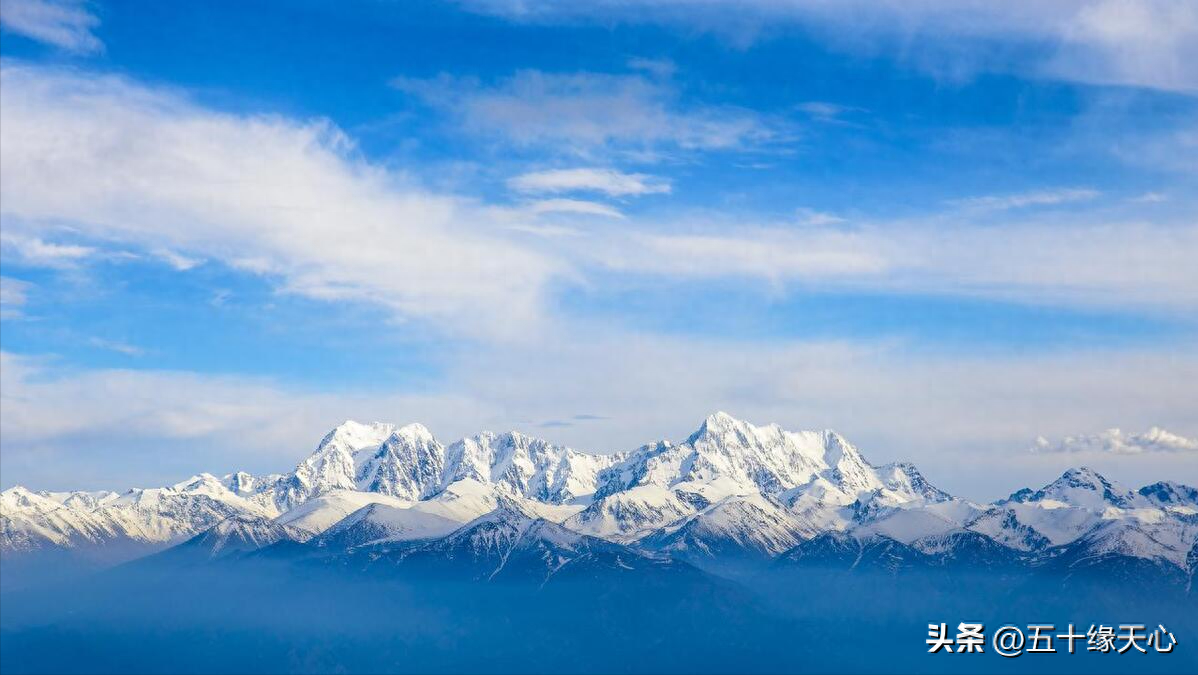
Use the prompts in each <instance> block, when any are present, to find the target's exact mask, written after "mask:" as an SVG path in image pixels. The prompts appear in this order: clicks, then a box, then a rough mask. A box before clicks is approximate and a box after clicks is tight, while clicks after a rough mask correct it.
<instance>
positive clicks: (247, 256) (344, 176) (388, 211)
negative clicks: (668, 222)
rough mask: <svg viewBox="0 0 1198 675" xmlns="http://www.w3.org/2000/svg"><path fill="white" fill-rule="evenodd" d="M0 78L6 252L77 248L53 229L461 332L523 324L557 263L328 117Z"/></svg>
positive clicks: (17, 69)
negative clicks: (374, 157)
mask: <svg viewBox="0 0 1198 675" xmlns="http://www.w3.org/2000/svg"><path fill="white" fill-rule="evenodd" d="M0 77H2V81H3V87H4V96H3V97H2V98H0V110H2V113H3V116H4V124H3V126H2V127H0V159H2V160H3V164H4V170H5V177H4V182H3V184H2V185H0V196H2V199H0V217H3V219H4V224H5V231H4V237H5V240H4V244H5V248H6V249H12V250H13V251H15V252H16V254H17V255H19V256H21V258H22V259H25V260H30V261H40V262H41V263H44V264H59V265H64V264H68V263H74V262H77V261H79V260H80V259H81V258H83V257H86V256H87V255H89V254H91V253H92V252H93V251H92V249H90V248H89V247H87V246H83V245H77V244H66V243H63V244H56V243H49V240H51V238H52V237H60V236H67V235H66V234H64V232H67V230H64V229H63V228H62V225H64V224H66V225H69V235H70V236H74V237H83V238H85V239H90V240H91V241H105V242H112V243H113V244H116V245H121V246H127V247H133V248H135V249H138V250H141V251H170V252H171V256H174V257H168V258H166V259H167V260H168V262H169V261H172V260H173V261H174V264H176V265H183V266H186V265H188V264H190V263H191V262H192V261H193V260H194V259H198V258H205V259H212V260H219V261H222V262H225V263H228V264H230V265H234V266H237V267H239V268H241V269H246V270H251V269H252V270H253V271H254V272H255V273H258V274H263V275H266V276H268V277H270V278H271V279H272V280H277V281H278V282H279V283H280V286H281V287H282V288H284V289H285V290H288V291H291V292H296V293H301V294H305V295H309V296H312V297H319V298H337V299H342V300H361V301H369V302H375V303H379V304H381V305H384V306H386V307H389V308H391V309H392V310H393V311H394V312H395V314H396V316H397V317H401V318H420V319H435V320H438V321H439V322H440V323H441V325H442V327H443V328H447V329H452V328H453V327H454V326H457V325H463V324H466V323H468V324H470V325H471V326H472V328H471V330H472V331H473V330H476V329H477V327H478V326H479V325H490V326H492V327H494V328H495V329H496V330H500V329H501V328H502V327H503V326H513V327H514V326H515V323H513V317H521V318H523V319H524V320H526V321H535V320H537V318H538V317H539V315H540V310H541V295H542V292H543V288H544V285H545V284H546V283H547V282H548V280H549V279H550V278H551V277H552V276H554V275H555V274H557V273H558V272H559V271H560V270H559V268H558V264H559V263H556V262H552V261H550V260H549V259H547V258H546V257H544V256H543V255H541V254H540V253H538V252H536V251H533V250H530V249H528V248H526V247H523V246H521V245H518V244H516V243H514V242H512V241H508V240H505V239H504V238H502V236H501V235H502V233H503V231H504V230H503V228H502V223H497V222H496V221H495V220H494V219H493V218H492V217H491V216H490V215H489V214H488V212H487V211H486V209H481V208H479V206H478V205H477V204H476V203H475V202H472V201H470V200H465V199H461V198H458V197H456V196H454V195H448V194H439V193H436V192H432V191H429V190H425V189H423V188H421V187H419V186H416V185H412V184H410V182H408V181H406V180H405V179H404V178H403V176H402V175H397V174H393V173H390V172H388V171H387V170H384V169H383V168H381V167H378V166H375V165H372V164H369V163H366V162H364V161H361V160H359V159H356V158H355V157H354V153H353V152H352V149H353V144H352V142H351V141H350V140H349V139H348V138H347V137H346V136H345V135H344V134H342V133H341V132H340V131H339V130H338V129H336V128H335V127H333V126H332V125H330V124H329V123H328V122H326V121H322V120H311V121H297V120H289V119H286V118H282V117H253V116H238V115H231V114H226V113H221V112H215V111H212V110H208V109H205V108H203V107H201V106H198V105H195V104H193V103H191V102H190V101H188V100H186V99H184V98H182V97H180V96H179V95H178V94H176V93H173V92H164V91H161V90H156V89H154V88H150V87H145V86H142V85H139V84H137V83H134V82H131V81H129V80H126V79H123V78H119V77H114V76H108V75H95V74H81V73H79V72H76V71H67V70H56V69H53V68H43V67H34V66H26V65H17V64H12V63H9V64H6V65H4V67H3V71H2V74H0ZM113 147H120V148H122V151H121V152H120V153H115V154H114V153H112V152H111V148H113ZM164 223H169V224H170V226H169V227H164V226H163V224H164ZM178 256H182V257H178ZM185 259H186V260H185ZM247 261H252V264H250V263H249V262H247ZM500 315H501V316H502V317H504V320H503V321H493V322H492V321H481V322H480V321H479V319H480V318H481V317H487V316H500Z"/></svg>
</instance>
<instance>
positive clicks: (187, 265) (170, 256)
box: [153, 248, 204, 272]
mask: <svg viewBox="0 0 1198 675" xmlns="http://www.w3.org/2000/svg"><path fill="white" fill-rule="evenodd" d="M153 253H154V256H155V257H157V258H159V259H161V260H162V261H164V262H165V263H166V264H168V265H170V266H171V267H173V268H175V269H176V270H178V271H180V272H186V271H187V270H189V269H192V268H194V267H198V266H200V265H202V264H204V261H203V260H202V259H200V258H190V257H188V256H185V255H182V254H180V253H177V252H175V251H172V250H170V249H166V248H160V249H157V250H155V251H154V252H153Z"/></svg>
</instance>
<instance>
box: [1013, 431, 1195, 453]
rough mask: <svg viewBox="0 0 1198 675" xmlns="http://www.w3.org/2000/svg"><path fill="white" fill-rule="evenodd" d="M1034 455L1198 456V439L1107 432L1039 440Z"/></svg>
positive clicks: (1161, 432) (1154, 433)
mask: <svg viewBox="0 0 1198 675" xmlns="http://www.w3.org/2000/svg"><path fill="white" fill-rule="evenodd" d="M1031 451H1032V452H1064V453H1077V452H1084V453H1113V454H1117V455H1139V454H1142V453H1146V452H1198V439H1192V438H1186V437H1184V436H1178V435H1177V434H1173V433H1170V432H1168V431H1165V430H1164V429H1161V428H1159V427H1152V428H1151V429H1149V430H1148V431H1146V432H1144V433H1142V434H1125V433H1123V431H1122V430H1120V429H1107V430H1106V431H1103V432H1101V433H1097V434H1086V435H1082V436H1066V437H1064V438H1062V439H1061V441H1060V442H1059V443H1056V444H1053V443H1051V442H1050V441H1049V440H1048V439H1047V438H1044V437H1043V436H1039V437H1037V438H1036V444H1035V445H1033V446H1032V448H1031Z"/></svg>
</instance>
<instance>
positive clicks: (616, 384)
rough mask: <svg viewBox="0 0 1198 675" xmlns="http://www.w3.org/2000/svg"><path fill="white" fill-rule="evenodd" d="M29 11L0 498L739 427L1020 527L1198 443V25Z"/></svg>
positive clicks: (1068, 16) (964, 17) (6, 44)
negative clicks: (366, 452) (341, 439)
mask: <svg viewBox="0 0 1198 675" xmlns="http://www.w3.org/2000/svg"><path fill="white" fill-rule="evenodd" d="M1041 4H1043V3H1030V2H1028V3H1023V2H1016V3H1010V4H1009V5H999V4H996V5H993V6H990V5H987V4H985V3H982V4H978V5H969V6H965V7H962V6H960V5H956V4H954V3H949V2H941V1H939V0H919V1H916V2H905V3H898V2H895V3H890V2H883V3H872V4H870V5H869V6H858V3H856V2H847V3H836V4H834V5H826V4H825V3H819V2H807V1H806V0H794V1H793V2H786V3H767V2H749V3H737V4H735V5H734V4H733V3H727V4H725V3H720V2H697V1H696V2H686V1H683V2H678V3H657V2H653V1H652V0H644V1H642V2H603V1H599V2H595V3H587V4H586V5H578V4H576V3H556V2H548V1H544V2H542V1H540V0H522V1H520V2H516V1H513V2H504V1H501V0H492V1H479V2H458V3H453V2H410V3H409V2H405V3H394V2H380V1H371V2H347V3H319V2H299V3H268V2H255V3H241V4H236V5H234V4H225V3H206V2H173V3H154V4H150V5H147V4H145V3H123V2H110V1H104V2H90V3H86V4H80V3H74V2H65V1H60V0H10V1H9V2H6V4H5V6H4V13H3V16H2V17H0V19H2V21H0V29H2V30H3V32H2V33H0V52H2V55H3V56H2V58H3V70H4V74H3V83H2V85H0V86H3V92H4V95H3V97H2V98H3V110H2V112H3V118H2V122H3V124H0V132H2V134H3V138H2V142H0V152H2V155H0V159H2V161H3V185H2V188H3V191H2V197H3V199H2V200H0V203H2V206H0V225H2V226H3V240H2V242H0V264H2V265H3V271H2V276H3V301H4V308H3V315H2V317H0V327H2V329H3V331H2V342H3V345H2V346H3V352H4V372H3V377H4V381H3V392H2V393H3V397H4V401H3V415H2V421H3V437H4V438H3V442H4V448H3V450H4V452H3V456H2V464H3V466H2V468H3V474H4V475H3V477H2V478H0V482H2V483H3V485H4V486H5V487H7V486H9V485H12V484H16V483H27V484H30V485H31V486H32V487H38V488H42V487H44V488H54V489H58V488H68V487H125V486H126V485H125V483H130V482H132V483H140V484H154V483H165V482H170V481H172V480H175V479H178V478H182V477H184V476H185V475H187V474H190V473H194V472H197V471H201V470H206V471H213V472H224V471H229V470H233V469H241V468H245V469H248V470H252V471H268V470H282V469H285V468H286V467H287V466H288V465H289V464H292V463H294V462H295V461H296V460H298V459H299V457H300V456H302V455H303V453H304V452H306V451H307V449H308V447H309V446H311V445H313V444H314V443H315V441H316V440H317V439H318V438H319V436H320V435H321V432H322V430H323V429H325V428H327V427H329V426H331V425H333V424H336V423H337V422H339V421H341V420H342V419H344V418H347V417H353V418H363V419H386V420H391V421H397V422H406V421H415V420H419V421H423V422H425V423H426V424H428V425H429V426H430V427H431V428H432V429H433V430H434V432H436V433H437V434H438V435H439V436H441V437H443V438H444V439H446V440H449V439H452V438H454V437H456V436H458V435H462V434H467V433H474V432H476V431H478V430H480V429H482V428H500V429H506V428H519V429H522V430H525V431H528V432H530V433H537V434H540V435H544V436H546V437H548V438H551V439H552V440H556V441H560V442H566V443H570V444H573V445H575V446H578V447H581V448H583V449H589V450H595V451H601V452H602V451H612V450H619V449H627V448H629V447H632V446H633V445H636V444H639V443H640V442H644V441H647V440H650V439H652V438H657V437H674V438H679V437H682V436H685V435H686V434H687V433H688V432H689V431H690V430H691V429H692V428H693V427H695V426H697V425H698V423H699V421H700V420H701V419H702V418H703V417H704V416H705V415H706V414H707V413H709V412H711V411H713V410H715V409H726V410H728V411H729V412H731V413H733V414H735V415H737V416H740V417H744V418H747V419H749V420H751V421H755V422H762V423H764V422H770V421H777V422H780V423H782V424H783V425H784V426H787V427H789V428H809V427H817V428H823V427H833V428H836V429H838V430H840V431H842V432H843V433H845V434H846V435H848V436H849V437H850V438H851V439H854V440H855V441H856V442H858V443H859V444H860V445H861V446H862V447H863V450H864V451H865V452H866V454H867V456H869V457H871V458H874V459H876V460H878V461H884V460H890V459H911V460H914V461H916V462H918V463H920V464H921V465H925V471H926V472H927V473H928V474H929V475H930V476H931V477H932V478H933V479H934V480H936V479H939V482H940V483H942V484H944V486H945V487H946V488H948V489H950V490H951V489H957V490H959V491H963V492H966V493H971V494H975V495H977V496H992V492H994V491H995V490H999V489H1006V488H1007V487H1009V486H1010V484H1011V483H1012V481H1023V482H1036V481H1040V482H1045V481H1047V479H1049V478H1051V477H1052V475H1053V473H1054V472H1055V471H1057V470H1058V469H1061V468H1064V467H1066V466H1069V465H1072V464H1077V463H1081V462H1083V461H1084V462H1087V463H1091V464H1094V465H1096V466H1098V467H1100V468H1106V469H1107V470H1109V471H1111V472H1113V473H1114V474H1115V475H1116V477H1121V478H1125V479H1126V480H1128V481H1129V482H1135V481H1138V480H1147V479H1150V478H1152V479H1155V478H1160V477H1162V476H1161V475H1159V474H1162V473H1164V472H1170V473H1171V474H1176V472H1178V471H1180V472H1182V476H1183V477H1185V476H1188V478H1189V479H1190V480H1198V457H1196V456H1195V455H1193V454H1192V453H1188V452H1184V451H1178V452H1168V451H1160V452H1150V453H1144V454H1141V455H1137V456H1124V455H1119V453H1105V454H1104V453H1097V454H1096V455H1094V456H1084V457H1083V456H1077V455H1076V454H1074V453H1057V454H1053V453H1048V454H1045V453H1027V452H1026V449H1027V448H1028V447H1030V446H1031V445H1032V443H1033V441H1034V439H1035V438H1036V437H1037V436H1045V437H1048V438H1050V439H1052V438H1060V437H1063V436H1066V435H1072V434H1088V433H1096V432H1100V431H1102V430H1104V429H1107V428H1111V427H1121V428H1124V429H1126V430H1128V431H1130V432H1136V431H1143V430H1146V429H1148V428H1149V427H1152V426H1161V427H1164V428H1167V429H1169V430H1170V431H1173V432H1175V433H1178V434H1181V435H1182V436H1186V437H1190V438H1193V437H1195V436H1198V415H1195V413H1194V410H1198V394H1196V393H1195V388H1194V387H1193V386H1192V385H1191V384H1190V383H1191V382H1193V381H1195V376H1196V375H1198V350H1195V344H1196V341H1195V337H1196V336H1198V272H1196V271H1195V270H1196V268H1198V265H1195V264H1194V261H1195V260H1196V259H1198V223H1196V221H1195V213H1196V209H1195V194H1198V193H1196V192H1195V190H1194V187H1195V182H1196V181H1195V178H1196V176H1198V163H1196V162H1195V159H1194V158H1195V157H1198V97H1196V94H1198V68H1195V66H1194V65H1193V63H1195V62H1198V47H1196V46H1195V45H1198V9H1195V7H1194V6H1193V5H1191V4H1188V3H1185V2H1180V1H1178V2H1171V1H1169V0H1160V1H1158V2H1148V3H1127V2H1122V1H1121V0H1070V1H1069V2H1061V3H1055V4H1053V5H1052V6H1050V7H1042V6H1040V5H1041Z"/></svg>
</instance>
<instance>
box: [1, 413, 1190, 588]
mask: <svg viewBox="0 0 1198 675" xmlns="http://www.w3.org/2000/svg"><path fill="white" fill-rule="evenodd" d="M0 521H2V523H3V529H2V532H0V535H2V536H0V553H2V554H3V555H4V557H5V561H6V563H7V564H8V565H9V567H8V569H18V568H20V569H27V568H28V569H35V568H37V567H38V562H37V561H38V560H41V559H43V558H44V557H45V556H54V557H56V559H61V558H63V557H64V556H65V557H67V558H70V559H71V560H73V561H76V562H77V563H78V565H79V566H80V567H85V568H86V567H88V566H90V567H92V568H94V567H100V566H107V565H112V564H115V563H119V562H122V561H124V560H129V559H132V558H135V557H138V556H142V555H146V554H147V553H152V552H154V551H157V550H162V549H165V548H167V547H170V546H174V545H178V546H179V548H180V549H182V550H187V551H192V552H193V554H194V552H195V551H201V552H206V553H204V555H207V556H209V557H225V556H226V555H228V554H229V553H239V554H240V553H246V552H250V551H253V550H256V549H261V548H264V547H265V548H271V549H274V550H282V549H284V548H286V547H288V546H299V547H300V549H298V550H304V551H308V552H310V553H312V554H313V555H318V556H337V555H354V554H355V553H354V552H355V551H362V550H368V551H371V552H372V553H371V555H374V556H376V558H374V560H379V561H381V560H390V561H391V563H393V564H396V565H399V566H401V567H405V568H409V569H411V568H415V567H420V566H421V565H425V566H427V567H428V568H429V569H430V570H433V569H436V568H437V567H438V566H440V567H442V568H443V569H444V570H450V569H456V570H457V572H459V573H461V572H462V571H463V570H465V574H466V575H467V576H469V577H471V578H480V579H490V578H492V577H496V576H500V577H502V576H505V575H508V574H524V575H529V576H530V578H548V577H551V576H554V575H556V574H557V573H558V571H564V570H575V569H582V568H587V567H595V568H596V569H599V568H609V569H615V568H622V566H632V567H634V568H635V567H646V568H652V569H657V568H659V567H660V566H661V565H663V564H666V562H663V561H668V560H670V559H681V560H686V561H691V562H694V563H695V564H697V565H700V566H708V565H710V564H713V563H719V562H720V561H737V562H738V564H748V565H756V566H759V567H762V568H764V567H768V566H770V565H775V564H776V565H779V566H791V567H792V568H803V567H813V566H818V567H823V568H828V567H835V566H840V567H841V568H842V569H844V570H864V569H877V570H881V571H884V572H886V573H887V574H901V573H903V571H904V570H908V569H916V568H945V567H959V568H963V567H972V568H977V569H995V570H998V569H1002V570H1009V569H1012V568H1022V567H1024V566H1026V567H1027V568H1028V569H1032V568H1035V569H1040V570H1056V571H1057V572H1058V573H1060V574H1065V575H1069V574H1075V573H1079V571H1080V570H1083V569H1086V570H1093V569H1106V568H1108V567H1111V568H1112V569H1113V568H1114V567H1117V566H1123V567H1125V568H1128V569H1131V568H1137V569H1138V568H1139V567H1144V568H1145V569H1158V570H1171V571H1170V572H1168V573H1167V574H1165V573H1164V572H1161V573H1162V574H1165V576H1168V575H1180V576H1181V577H1182V578H1185V579H1186V580H1187V583H1188V579H1189V578H1190V577H1191V576H1192V575H1193V570H1194V558H1195V554H1194V547H1195V545H1196V540H1198V490H1196V489H1195V488H1193V487H1190V486H1186V485H1181V484H1178V483H1173V482H1159V483H1154V484H1152V485H1148V486H1145V487H1143V488H1140V489H1139V490H1132V489H1128V488H1126V487H1124V486H1121V485H1119V484H1118V483H1116V482H1113V481H1110V480H1108V479H1106V478H1105V477H1104V476H1102V475H1100V474H1098V473H1097V472H1095V471H1093V470H1091V469H1087V468H1078V469H1070V470H1069V471H1066V472H1065V473H1064V474H1062V475H1061V476H1060V478H1058V479H1056V480H1054V481H1052V482H1051V483H1049V484H1047V485H1045V486H1044V487H1042V488H1039V489H1031V488H1024V489H1021V490H1018V491H1016V492H1014V493H1013V494H1012V495H1011V496H1010V497H1009V498H1007V499H1004V500H1001V501H999V502H996V503H994V504H988V505H984V504H976V503H973V502H970V501H968V500H963V499H960V498H957V497H954V496H952V495H950V494H948V493H947V492H945V491H943V490H941V489H939V488H937V487H936V486H934V485H932V484H931V483H930V482H929V481H928V480H927V479H926V478H925V477H924V476H923V475H922V474H921V473H920V471H919V470H918V469H917V468H916V467H915V466H913V465H911V464H907V463H894V464H887V465H882V466H874V465H872V464H870V463H869V462H868V461H867V460H866V459H865V458H864V456H863V455H862V454H861V452H860V451H859V450H858V449H857V448H856V447H855V446H853V445H852V444H851V443H849V442H848V441H847V440H846V439H845V438H843V437H842V436H840V435H839V434H836V433H835V432H832V431H799V432H791V431H786V430H783V429H782V428H780V427H778V426H777V425H768V426H754V425H752V424H749V423H748V422H744V421H741V420H737V419H735V418H733V417H731V416H729V415H727V414H725V413H715V414H713V415H711V416H709V417H708V418H707V419H705V420H704V421H703V423H702V424H701V425H700V427H699V428H698V429H697V430H696V431H695V432H694V433H693V434H691V435H690V436H689V437H687V438H686V439H685V440H683V441H681V442H679V443H672V442H669V441H660V442H656V443H652V444H648V445H645V446H642V447H640V448H637V449H636V450H633V451H631V452H627V453H617V454H610V455H589V454H586V453H581V452H578V451H575V450H572V449H570V448H566V447H562V446H558V445H554V444H552V443H550V442H548V441H545V440H542V439H537V438H533V437H530V436H526V435H523V434H520V433H516V432H511V433H503V434H495V433H490V432H487V433H482V434H478V435H476V436H471V437H469V438H464V439H462V440H459V441H456V442H454V443H451V444H449V445H443V444H442V443H441V442H439V441H438V440H437V439H436V438H435V437H434V436H433V435H432V433H431V432H429V430H428V429H426V428H425V427H424V426H422V425H419V424H409V425H406V426H396V425H392V424H384V423H374V424H360V423H356V422H346V423H344V424H342V425H340V426H338V427H337V428H335V429H333V430H332V431H330V432H329V433H328V434H327V435H326V436H325V437H324V438H323V439H321V441H320V443H319V444H318V445H317V447H316V449H315V450H314V451H313V452H312V453H311V454H310V455H309V456H308V457H306V458H305V459H304V460H303V461H301V462H300V463H299V464H297V465H296V467H295V469H294V470H293V471H291V472H290V473H287V474H277V475H274V474H272V475H266V476H254V475H251V474H248V473H244V472H238V473H232V474H228V475H226V476H223V477H216V476H213V475H210V474H199V475H197V476H194V477H192V478H189V479H187V480H185V481H182V482H180V483H177V484H175V485H172V486H169V487H165V488H148V489H134V490H129V491H127V492H124V493H117V492H108V491H100V492H66V493H61V492H59V493H50V492H32V491H30V490H27V489H25V488H23V487H14V488H11V489H9V490H5V491H4V492H3V493H2V494H0ZM377 556H382V557H381V558H380V557H377ZM422 561H423V562H422ZM437 561H440V562H439V563H438V562H437ZM377 564H383V563H381V562H379V563H377ZM613 566H614V567H613ZM717 566H718V565H717ZM1145 566H1146V567H1145ZM47 567H48V566H47ZM9 576H10V577H11V576H13V575H9ZM6 583H7V581H6Z"/></svg>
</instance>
